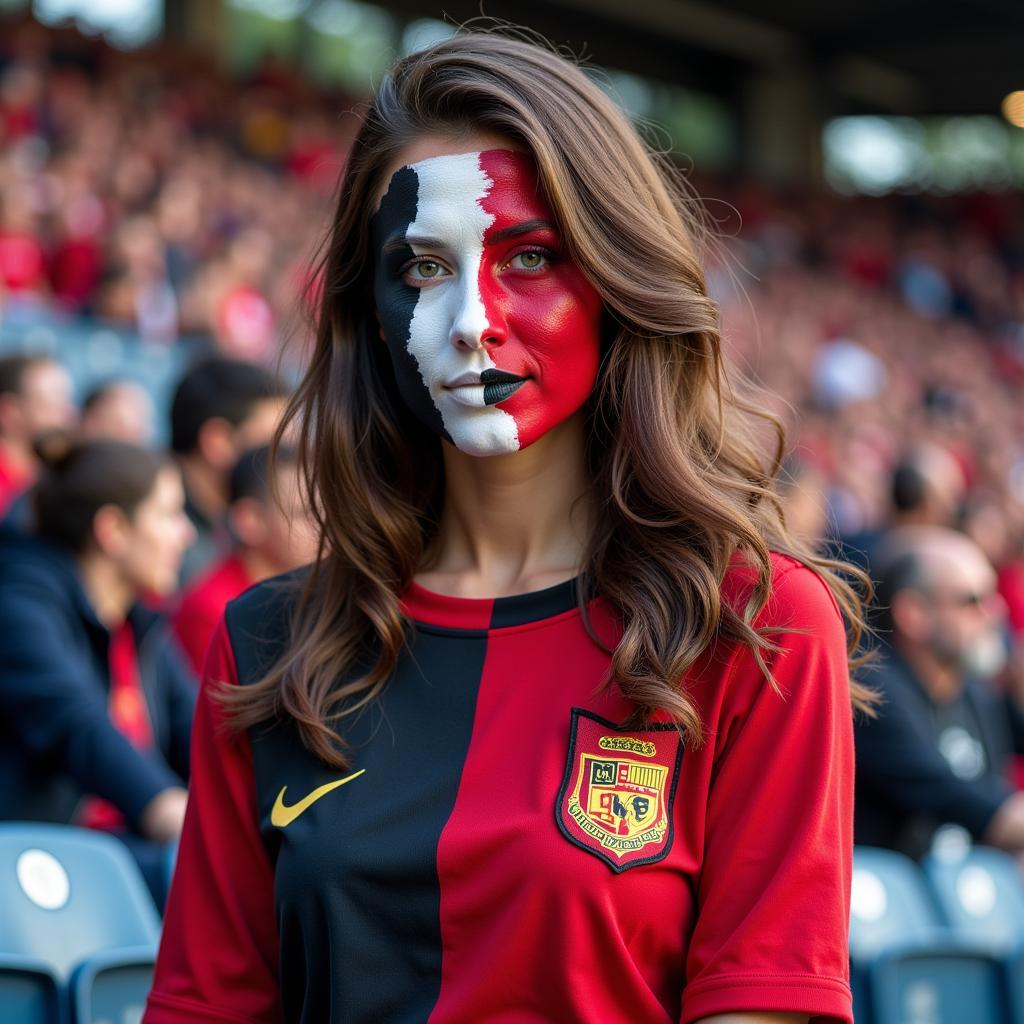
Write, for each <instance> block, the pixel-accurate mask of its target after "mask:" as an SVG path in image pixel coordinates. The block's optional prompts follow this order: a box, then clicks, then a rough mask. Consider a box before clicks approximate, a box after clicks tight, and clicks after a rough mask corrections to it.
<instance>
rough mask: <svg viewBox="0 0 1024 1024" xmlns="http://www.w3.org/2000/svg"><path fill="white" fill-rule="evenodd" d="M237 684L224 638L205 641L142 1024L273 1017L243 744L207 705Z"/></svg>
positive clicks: (264, 866) (256, 1022) (269, 924)
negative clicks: (175, 848)
mask: <svg viewBox="0 0 1024 1024" xmlns="http://www.w3.org/2000/svg"><path fill="white" fill-rule="evenodd" d="M222 680H223V681H227V682H229V683H233V684H237V674H236V670H235V663H234V657H233V654H232V650H231V644H230V641H229V639H228V633H227V630H226V628H225V627H224V625H223V624H221V625H220V626H219V627H218V629H217V631H216V633H215V634H214V638H213V641H212V642H211V645H210V653H209V657H208V659H207V662H206V669H205V672H204V678H203V685H202V690H201V692H200V696H199V700H198V703H197V706H196V716H195V722H194V725H193V730H192V768H191V777H190V787H189V801H188V810H187V812H186V814H185V826H184V829H183V831H182V836H181V845H180V848H179V852H178V862H177V867H176V869H175V873H174V881H173V884H172V885H171V892H170V896H169V897H168V901H167V912H166V915H165V918H164V931H163V937H162V940H161V943H160V952H159V955H158V957H157V965H156V976H155V978H154V982H153V989H152V992H151V993H150V996H149V1002H148V1004H147V1008H146V1013H145V1016H144V1018H143V1021H144V1024H186V1022H188V1024H225V1022H238V1024H269V1022H272V1021H273V1022H279V1021H280V1020H281V1019H282V1013H281V1006H280V995H279V987H278V970H277V964H278V938H277V926H276V923H275V919H274V875H273V871H272V868H271V864H270V859H269V857H268V855H267V852H266V848H265V846H264V845H263V841H262V838H261V836H260V832H259V828H258V825H257V818H256V793H255V782H254V777H253V770H252V752H251V748H250V746H249V741H248V737H247V736H245V735H244V734H239V733H234V732H232V731H230V730H229V729H228V728H227V727H226V725H225V722H224V712H223V709H222V708H221V706H220V705H219V704H218V703H217V702H216V701H215V700H212V699H211V689H212V688H213V687H214V686H215V685H216V684H217V683H218V682H219V681H222Z"/></svg>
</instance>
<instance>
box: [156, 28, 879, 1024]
mask: <svg viewBox="0 0 1024 1024" xmlns="http://www.w3.org/2000/svg"><path fill="white" fill-rule="evenodd" d="M685 211H686V203H685V202H684V198H683V193H682V191H681V189H680V186H679V184H678V181H677V178H676V177H675V176H674V174H673V173H672V172H671V170H670V168H669V167H668V165H667V163H666V162H665V161H663V160H661V159H660V158H657V157H655V156H652V155H651V154H650V152H649V151H648V150H647V149H646V147H645V146H644V145H643V144H642V142H641V141H640V140H639V138H638V137H637V135H636V133H635V131H634V130H633V128H632V127H631V125H630V124H629V122H628V120H627V119H626V117H625V116H624V115H623V114H622V112H621V111H620V110H619V109H618V108H617V107H615V106H614V104H613V103H611V102H610V101H609V100H608V99H607V98H606V97H605V96H604V95H603V94H602V93H601V92H600V90H599V89H597V88H596V87H595V86H594V85H593V84H592V83H591V82H590V81H589V80H588V79H587V78H586V77H585V76H584V75H583V74H582V73H581V72H580V71H579V69H577V68H576V67H575V66H573V65H571V64H570V63H568V62H567V61H566V60H564V59H563V58H562V57H560V56H557V55H555V54H553V53H552V52H550V51H548V50H546V49H543V48H541V47H538V46H534V45H531V44H529V43H526V42H521V41H517V40H512V39H508V38H502V37H500V36H498V35H489V34H472V33H470V34H462V35H459V36H457V37H455V38H453V39H451V40H449V41H447V42H444V43H441V44H438V45H436V46H434V47H432V48H430V49H428V50H424V51H422V52H419V53H416V54H413V55H412V56H409V57H407V58H404V59H403V60H401V61H400V62H399V63H398V64H397V65H396V66H395V68H394V69H393V70H392V72H391V74H390V75H389V76H388V77H387V79H386V80H385V82H384V84H383V85H382V87H381V89H380V91H379V93H378V95H377V96H376V97H375V99H374V100H373V101H372V102H371V104H370V106H369V109H368V112H367V115H366V119H365V122H364V125H363V127H362V130H361V132H360V134H359V136H358V138H357V140H356V142H355V144H354V147H353V150H352V152H351V154H350V157H349V160H348V164H347V169H346V172H345V177H344V180H343V183H342V186H341V194H340V200H339V205H338V211H337V214H336V218H335V221H334V223H333V227H332V233H331V237H330V241H329V245H328V247H327V250H326V255H325V262H324V267H323V271H324V274H323V306H322V309H321V316H320V320H319V334H318V339H317V343H316V347H315V351H314V353H313V357H312V361H311V364H310V366H309V370H308V372H307V374H306V377H305V379H304V382H303V384H302V385H301V387H300V389H299V391H298V392H297V395H296V398H295V400H294V401H293V402H292V404H291V407H290V413H289V416H288V421H289V422H291V421H297V422H298V425H299V427H300V431H299V433H300V436H301V450H302V455H303V459H304V470H305V475H306V487H307V493H308V496H309V498H310V501H311V502H312V503H313V505H314V506H315V510H316V515H317V518H318V522H319V526H320V530H321V541H322V543H321V557H320V559H319V560H318V562H317V563H316V564H315V566H314V567H313V569H312V571H311V572H310V573H308V574H307V575H306V576H305V577H304V578H302V579H301V580H299V581H298V587H299V592H298V596H297V597H294V598H293V597H292V596H291V595H292V594H293V593H294V592H295V591H294V588H292V587H289V586H288V585H287V584H286V583H282V582H278V583H277V584H275V585H272V586H262V587H258V588H256V589H254V590H252V591H250V592H249V594H248V595H246V596H245V597H243V598H240V599H239V600H238V601H236V602H234V603H233V604H232V605H229V608H228V612H227V615H226V620H225V623H224V625H222V627H221V628H220V631H219V633H218V636H217V637H216V638H215V640H214V642H213V646H212V650H211V657H210V660H209V661H208V663H207V690H206V694H207V695H206V696H205V697H204V698H203V699H201V700H200V706H199V710H198V711H197V720H196V726H195V732H194V735H193V745H194V763H193V780H194V781H193V789H192V793H191V796H190V804H189V811H188V814H187V816H186V824H185V829H184V833H183V838H182V847H181V858H180V860H179V867H178V873H177V876H176V879H175V884H174V888H173V890H172V894H171V900H170V905H169V911H168V916H167V921H166V929H165V933H164V940H163V946H162V950H161V954H160V959H159V962H158V967H157V974H156V980H155V985H154V989H153V993H152V995H151V997H150V1002H149V1007H148V1011H147V1016H146V1018H145V1019H146V1021H147V1022H148V1024H170V1022H182V1021H185V1020H189V1021H203V1022H210V1024H212V1022H214V1021H222V1020H228V1019H230V1020H239V1021H243V1020H244V1021H250V1022H251V1021H276V1020H281V1019H284V1020H288V1021H310V1022H312V1021H317V1022H320V1021H328V1020H330V1021H336V1022H342V1021H423V1020H426V1019H428V1018H429V1019H430V1020H431V1021H460V1022H461V1021H468V1022H476V1021H497V1020H503V1021H517V1022H519V1021H538V1022H539V1021H553V1022H571V1021H595V1022H597V1021H599V1022H602V1024H603V1022H615V1021H631V1022H638V1021H644V1022H646V1021H669V1020H682V1021H686V1022H690V1021H696V1020H702V1021H712V1020H714V1021H719V1020H721V1021H725V1020H729V1021H736V1022H740V1021H742V1022H755V1021H757V1022H761V1021H765V1022H767V1021H772V1022H778V1021H786V1022H790V1021H806V1020H807V1019H808V1018H809V1017H810V1016H815V1017H817V1018H820V1019H824V1020H830V1021H848V1020H850V997H849V989H848V986H847V982H846V974H847V954H846V927H847V917H846V912H847V902H848V890H849V872H850V854H851V795H852V778H853V765H852V743H851V721H850V718H851V715H850V710H851V709H850V702H851V700H850V696H851V689H850V685H849V682H848V676H847V659H846V645H845V637H844V631H843V625H842V620H841V617H840V615H839V613H838V611H837V607H836V599H838V600H839V602H840V603H841V604H843V605H844V606H845V607H846V608H847V610H848V612H849V614H850V617H851V620H852V622H853V624H854V626H856V623H857V621H858V607H857V604H856V599H855V598H854V596H853V594H852V593H851V592H850V590H849V588H848V587H847V586H845V585H844V584H843V583H842V582H840V581H839V580H838V579H837V578H836V577H834V576H832V575H830V574H829V573H828V571H827V566H825V565H823V564H822V563H820V562H818V561H815V560H814V559H813V558H812V557H811V556H809V555H808V556H803V555H801V554H800V552H798V551H796V550H795V548H794V546H793V544H792V543H791V542H790V541H789V539H788V537H787V534H786V532H785V530H784V528H783V526H782V524H781V522H780V521H779V514H778V511H777V506H776V504H775V502H774V501H772V499H771V496H770V492H769V487H770V484H771V478H772V470H771V469H769V468H766V464H767V463H769V462H770V460H768V459H761V458H760V457H759V452H758V448H757V446H756V445H755V444H754V442H753V441H752V440H750V439H749V437H750V436H752V435H748V433H747V432H746V431H747V428H746V427H745V426H744V424H743V415H744V414H745V413H747V412H749V411H750V410H749V409H748V408H747V407H745V406H743V405H742V404H741V403H740V402H739V401H738V400H737V399H736V398H734V397H733V395H732V393H731V392H730V391H729V389H728V387H727V386H726V384H725V379H724V376H723V372H724V371H723V368H722V365H721V359H720V354H719V335H718V321H717V315H716V312H715V307H714V305H713V304H712V303H711V301H710V300H709V299H708V297H707V294H706V292H705V288H704V283H703V275H702V271H701V266H700V263H699V261H698V258H697V256H696V250H695V247H694V246H695V242H694V227H693V222H692V219H691V218H690V215H689V214H688V213H686V212H685ZM776 463H777V459H776ZM772 465H773V466H774V465H775V463H773V464H772ZM783 552H788V553H783ZM794 554H796V555H799V557H793V555H794ZM802 563H804V564H802ZM807 566H810V567H809V568H808V567H807ZM854 632H856V630H854ZM853 692H854V695H855V696H856V697H857V699H858V700H859V701H861V702H863V701H864V698H865V696H866V695H865V694H864V693H863V692H862V691H859V690H856V689H854V691H853ZM225 722H227V723H228V725H229V728H227V729H225V728H222V725H223V723H225ZM720 1015H725V1016H720Z"/></svg>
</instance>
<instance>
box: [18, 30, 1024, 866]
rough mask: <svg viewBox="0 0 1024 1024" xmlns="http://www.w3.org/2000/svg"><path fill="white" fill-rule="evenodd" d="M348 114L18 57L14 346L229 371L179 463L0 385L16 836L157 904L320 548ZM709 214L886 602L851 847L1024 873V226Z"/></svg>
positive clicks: (73, 60)
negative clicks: (65, 843) (200, 753)
mask: <svg viewBox="0 0 1024 1024" xmlns="http://www.w3.org/2000/svg"><path fill="white" fill-rule="evenodd" d="M352 105H353V104H352V101H351V100H349V99H346V98H339V97H337V96H333V97H331V96H324V95H319V94H317V93H316V92H315V91H314V90H313V89H312V88H311V87H309V86H308V85H307V84H305V83H304V82H303V81H302V80H301V78H299V77H297V76H295V75H291V74H288V73H285V72H282V71H281V70H279V69H274V70H273V71H267V72H265V73H263V74H261V75H260V76H258V77H257V78H256V79H255V80H253V81H251V82H248V83H244V84H239V83H233V82H231V81H230V80H228V79H227V78H226V77H224V76H223V75H222V73H221V72H219V71H217V70H215V69H214V68H213V66H212V65H208V64H207V63H205V62H204V61H203V60H202V59H201V58H198V57H196V56H195V55H194V54H183V53H178V52H176V51H175V50H174V49H173V48H170V47H167V46H164V47H162V48H160V49H158V50H155V51H151V52H147V53H144V54H134V55H132V54H125V53H120V52H117V51H114V50H110V49H107V48H106V47H105V46H104V45H103V44H102V43H101V42H98V41H96V40H86V39H84V38H82V37H80V36H78V35H75V34H74V33H71V32H64V31H55V32H42V30H40V29H38V27H33V26H23V27H22V28H21V29H20V30H18V31H11V32H8V33H6V34H5V36H4V39H3V43H2V44H0V325H2V328H3V331H2V335H3V337H4V338H6V339H15V343H14V346H13V347H18V346H17V343H16V339H17V336H18V332H19V331H22V330H28V329H29V328H30V327H32V326H33V325H35V324H39V323H48V324H55V325H57V329H58V330H59V329H60V325H61V324H62V323H70V322H74V321H75V320H76V319H80V318H90V319H91V320H94V321H100V322H104V323H114V324H120V325H122V326H126V327H128V328H130V329H131V330H132V331H133V332H134V333H135V334H137V335H138V338H139V339H140V340H139V344H140V345H141V344H146V343H158V344H162V345H168V346H172V345H175V344H177V343H178V339H179V338H180V337H182V336H186V335H188V336H194V337H200V338H203V339H205V344H206V347H207V349H208V354H207V355H206V356H205V357H204V358H202V359H201V360H200V361H198V362H197V363H196V364H195V365H194V366H193V367H192V368H190V369H189V370H188V372H187V373H186V374H185V376H184V377H183V379H182V380H181V381H180V382H178V384H177V388H176V391H175V397H174V400H173V402H172V405H171V409H170V422H169V437H170V451H169V452H167V453H163V452H161V451H158V450H156V449H154V448H153V447H152V446H151V445H152V437H153V432H154V424H153V415H154V413H153V408H152V405H151V403H150V399H149V395H148V394H147V393H146V392H145V391H144V390H143V389H141V388H140V387H139V386H138V385H137V384H136V383H134V382H133V381H131V380H129V379H111V380H104V381H102V382H100V384H99V386H97V387H95V388H94V389H93V390H92V391H91V392H90V393H89V394H88V395H87V396H85V397H84V400H83V401H82V402H81V403H80V404H76V402H75V399H74V383H75V382H72V381H71V379H70V378H69V376H68V374H67V372H66V370H65V369H64V368H62V366H61V365H60V363H59V362H58V361H55V360H54V359H53V358H51V357H49V356H46V355H35V354H31V353H30V354H28V355H16V356H15V355H8V356H6V357H5V358H2V359H0V509H2V511H3V512H4V513H5V514H6V518H5V520H4V524H3V529H2V550H3V556H2V557H3V559H4V560H3V563H2V568H0V608H2V609H3V611H4V614H3V615H2V616H0V708H2V713H0V723H2V724H0V729H2V731H3V733H2V739H0V759H2V761H3V763H4V764H5V766H6V767H7V768H8V771H7V772H6V773H5V779H7V780H13V781H9V782H8V784H7V785H6V786H5V788H4V793H3V797H2V798H0V818H8V819H10V818H44V819H50V820H62V821H77V822H80V823H84V824H89V825H93V826H95V827H102V828H105V829H107V830H110V831H115V832H117V833H118V834H121V835H123V836H124V837H125V839H126V841H127V842H129V844H130V845H131V846H132V848H133V852H135V853H136V855H137V857H138V858H139V860H140V863H141V864H142V865H143V867H144V868H147V865H148V868H149V869H150V877H152V876H153V870H155V869H154V868H153V861H152V860H151V859H150V860H147V857H151V854H152V844H156V845H159V844H161V843H164V842H166V841H168V840H171V839H173V837H174V836H175V834H176V832H177V829H178V828H180V822H181V815H182V812H183V802H184V793H185V786H186V784H187V771H188V767H187V765H188V759H187V744H188V737H187V732H188V729H187V723H188V713H189V708H190V706H191V701H192V700H193V698H194V687H195V673H196V672H197V671H198V669H199V667H200V666H201V664H202V660H203V655H204V649H205V644H206V641H207V640H208V638H209V636H210V633H211V630H212V627H213V625H214V624H215V622H216V621H217V618H218V616H219V614H220V612H221V610H222V609H223V606H224V604H225V603H226V601H227V600H229V599H230V598H231V597H233V596H235V595H236V594H238V593H239V592H241V591H242V590H243V589H245V588H246V587H247V586H248V585H249V584H250V583H252V582H254V581H256V580H258V579H262V578H265V577H267V576H270V575H274V574H276V573H279V572H282V571H286V570H288V569H290V568H292V567H294V566H298V565H301V564H303V563H304V562H306V561H308V560H309V559H310V558H311V557H312V555H313V553H314V550H315V547H314V546H313V544H312V539H311V536H312V535H311V530H310V527H309V523H308V516H307V514H306V512H305V511H304V510H303V509H302V507H301V504H300V501H299V497H298V487H297V475H296V465H295V458H294V454H293V453H291V452H290V451H288V450H287V449H285V450H284V451H283V452H282V458H281V460H280V462H279V463H278V468H277V470H276V473H277V476H276V479H275V480H274V481H273V483H274V484H275V485H276V491H277V492H278V496H279V499H280V500H279V501H277V502H275V501H274V500H273V499H272V496H271V490H272V489H273V488H271V486H270V481H268V473H269V471H268V463H267V449H266V443H267V441H268V439H269V437H270V434H271V432H272V430H273V427H274V424H275V422H276V419H277V417H278V415H279V414H280V411H281V409H282V407H283V403H284V401H285V399H286V396H287V389H286V388H285V387H284V386H283V385H282V384H280V383H279V380H278V378H277V377H276V376H275V375H274V374H273V373H271V372H270V371H269V370H268V369H266V367H267V366H268V365H270V364H271V363H273V361H274V360H275V359H276V357H277V356H278V355H279V353H280V352H281V351H282V345H283V344H284V342H285V340H286V339H292V340H296V339H297V342H298V343H297V344H296V345H295V346H294V348H293V349H290V350H289V351H293V352H295V353H296V354H294V355H293V356H292V357H291V358H292V359H293V360H294V361H295V362H296V363H299V362H301V348H302V345H301V341H302V337H303V331H304V329H305V328H304V326H303V323H304V321H303V318H302V308H303V303H302V300H301V297H302V296H303V295H305V294H307V293H308V291H309V290H310V289H315V281H314V280H313V271H312V267H313V253H314V250H315V246H316V243H317V242H318V241H319V238H320V236H321V234H322V232H323V228H324V224H325V218H326V216H327V215H328V211H329V209H330V193H331V191H332V189H333V186H334V183H335V181H336V178H337V174H338V171H339V169H340V167H341V166H342V165H343V162H344V153H345V147H346V144H347V141H348V139H349V138H350V136H351V132H352V129H353V127H354V123H355V119H354V115H352V114H351V110H350V108H351V107H352ZM695 186H696V189H697V191H698V193H699V194H701V195H703V196H707V197H710V198H709V199H708V200H707V201H706V209H707V211H708V214H709V217H710V219H711V221H712V222H714V223H717V226H718V229H719V230H720V234H721V236H722V237H721V238H720V242H721V244H720V245H719V246H717V247H716V254H717V255H714V256H712V259H711V264H710V266H711V270H710V273H711V286H712V290H713V292H714V294H715V296H716V297H717V298H718V300H719V302H720V305H721V309H722V316H723V324H724V330H725V335H726V339H727V344H728V348H729V350H730V352H731V355H732V356H733V358H735V359H736V360H738V361H739V362H740V363H741V364H742V365H743V366H744V368H745V369H746V370H747V371H748V373H749V375H750V376H751V377H752V378H754V379H756V380H757V381H759V382H760V383H761V384H763V385H764V386H765V388H766V394H767V395H770V396H771V397H765V398H763V401H764V402H766V403H767V408H769V409H770V410H771V411H773V412H775V413H776V414H778V415H779V416H780V417H781V418H782V419H783V420H784V421H785V422H786V424H787V427H788V429H789V432H790V446H791V450H790V453H789V454H788V456H787V459H786V463H785V469H784V474H783V478H782V481H781V483H780V497H781V500H782V501H783V502H784V504H785V506H786V508H787V514H788V517H789V522H790V524H791V525H792V526H793V528H794V529H795V530H797V531H798V532H800V533H802V534H803V535H804V536H806V537H808V538H810V539H812V540H813V541H814V542H815V543H818V544H821V545H823V546H830V547H831V548H832V549H833V550H836V551H837V553H840V554H842V555H843V557H845V558H849V559H851V560H853V561H855V562H857V563H858V564H860V565H862V566H864V567H866V568H867V569H868V570H869V573H870V575H871V576H873V577H874V578H875V579H876V580H877V581H878V582H879V592H880V595H881V600H880V603H879V605H878V614H877V619H876V625H877V626H878V629H879V638H880V639H879V651H880V653H879V654H878V656H877V657H876V660H875V662H874V664H873V665H872V666H871V667H870V668H868V669H867V670H866V672H867V673H868V674H869V681H870V682H871V683H872V684H873V685H875V686H876V687H877V688H878V689H879V690H880V691H882V693H883V694H884V695H885V698H886V702H885V704H884V705H883V706H882V709H881V711H880V716H879V718H877V719H875V720H873V721H868V720H864V721H861V722H859V723H858V726H857V729H858V772H859V778H858V808H857V815H858V817H857V830H858V841H860V842H865V843H870V844H872V845H879V846H892V847H894V848H897V849H901V850H903V851H905V852H909V853H912V854H914V855H920V854H921V853H923V852H924V851H925V850H927V849H928V848H929V847H930V846H931V845H932V844H933V842H934V841H935V840H936V837H937V836H938V837H940V838H943V837H948V836H950V835H954V834H957V833H953V832H951V831H950V830H949V829H948V828H946V827H945V826H949V825H953V826H956V827H957V828H958V829H960V830H965V831H966V833H968V834H969V835H970V836H971V837H973V838H974V839H976V840H981V841H984V842H988V843H991V844H993V845H996V846H1000V847H1003V848H1005V849H1008V850H1011V851H1013V852H1016V853H1018V854H1020V853H1022V852H1024V807H1022V803H1024V795H1022V794H1021V793H1020V791H1019V789H1018V788H1017V785H1016V784H1015V781H1014V775H1013V769H1012V756H1013V755H1014V754H1017V755H1020V754H1022V753H1024V713H1022V709H1024V403H1022V402H1021V401H1020V395H1021V389H1022V386H1024V200H1022V198H1021V196H1020V195H1015V194H1005V195H970V196H948V197H926V196H890V197H885V198H843V197H839V196H835V195H828V194H824V193H823V194H820V195H813V196H806V195H805V196H800V197H794V196H790V195H786V194H784V193H782V192H780V191H778V190H773V189H770V188H768V187H766V186H758V185H754V184H751V183H748V182H731V181H727V180H715V181H704V180H701V179H700V178H699V177H698V178H697V179H696V180H695ZM154 609H155V611H154ZM172 636H173V637H174V638H175V639H174V641H173V642H171V641H170V640H169V639H168V638H169V637H172ZM154 637H155V638H157V639H155V640H154V639H153V638H154ZM158 652H159V653H158ZM1021 778H1022V776H1020V775H1018V776H1017V779H1018V780H1020V779H1021ZM959 834H961V835H962V832H961V833H959Z"/></svg>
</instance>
